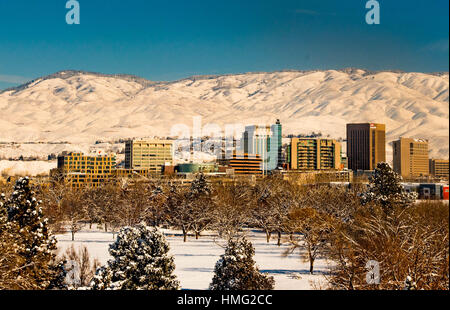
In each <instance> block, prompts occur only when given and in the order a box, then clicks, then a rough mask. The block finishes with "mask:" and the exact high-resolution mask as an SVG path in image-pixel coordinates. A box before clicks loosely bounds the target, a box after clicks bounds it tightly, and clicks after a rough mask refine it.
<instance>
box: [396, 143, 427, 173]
mask: <svg viewBox="0 0 450 310" xmlns="http://www.w3.org/2000/svg"><path fill="white" fill-rule="evenodd" d="M392 148H393V164H394V171H395V172H397V173H398V174H400V175H401V176H402V177H403V178H414V177H422V176H428V175H429V167H428V166H429V162H428V141H427V140H423V139H412V138H403V137H401V138H400V139H399V140H397V141H394V142H393V144H392Z"/></svg>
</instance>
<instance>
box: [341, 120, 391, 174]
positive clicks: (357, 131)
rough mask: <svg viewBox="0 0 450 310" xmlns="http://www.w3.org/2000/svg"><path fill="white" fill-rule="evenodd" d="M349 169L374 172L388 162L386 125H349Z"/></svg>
mask: <svg viewBox="0 0 450 310" xmlns="http://www.w3.org/2000/svg"><path fill="white" fill-rule="evenodd" d="M347 160H348V168H349V169H351V170H353V171H356V170H374V169H375V168H376V167H377V164H378V163H379V162H385V161H386V126H385V125H384V124H375V123H364V124H347Z"/></svg>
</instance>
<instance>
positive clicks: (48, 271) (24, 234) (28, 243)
mask: <svg viewBox="0 0 450 310" xmlns="http://www.w3.org/2000/svg"><path fill="white" fill-rule="evenodd" d="M34 196H35V193H34V191H33V190H32V188H31V186H30V180H29V178H28V177H25V178H20V179H19V180H17V182H16V184H15V186H14V190H13V192H12V194H11V197H10V198H9V199H7V200H6V201H5V202H4V203H3V206H2V207H3V208H4V212H5V211H6V225H5V227H6V228H5V229H7V230H8V232H9V233H10V234H11V236H16V240H17V241H16V242H15V247H16V248H17V253H18V254H19V255H20V256H21V257H22V258H23V266H20V268H18V269H17V277H19V278H20V277H22V276H24V277H25V276H26V277H28V278H33V279H34V280H35V285H36V288H40V289H45V288H52V287H60V285H59V284H60V283H59V282H58V281H57V279H58V276H59V273H60V272H62V270H60V268H57V265H56V263H55V261H54V259H55V254H54V252H53V251H54V250H55V249H56V239H55V238H54V237H53V236H51V235H50V232H49V230H48V220H47V219H44V218H43V214H42V208H41V207H40V206H39V204H40V201H37V200H36V198H35V197H34Z"/></svg>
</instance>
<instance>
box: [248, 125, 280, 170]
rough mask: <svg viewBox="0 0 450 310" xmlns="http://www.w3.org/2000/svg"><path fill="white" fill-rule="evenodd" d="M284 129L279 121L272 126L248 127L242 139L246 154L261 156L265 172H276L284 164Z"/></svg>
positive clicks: (262, 167)
mask: <svg viewBox="0 0 450 310" xmlns="http://www.w3.org/2000/svg"><path fill="white" fill-rule="evenodd" d="M281 146H282V127H281V123H280V121H279V120H277V121H276V123H275V124H274V125H272V126H258V125H252V126H246V127H245V131H244V133H243V134H242V139H241V151H242V152H243V153H244V154H249V155H259V156H260V158H261V159H262V164H261V165H262V166H261V169H262V170H263V171H264V172H267V171H271V170H275V169H277V168H278V167H281V166H282V164H283V158H282V147H281Z"/></svg>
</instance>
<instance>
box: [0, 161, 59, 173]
mask: <svg viewBox="0 0 450 310" xmlns="http://www.w3.org/2000/svg"><path fill="white" fill-rule="evenodd" d="M53 168H56V160H53V161H9V160H0V174H1V175H7V176H15V175H20V176H36V175H39V174H45V175H48V173H49V171H50V169H53Z"/></svg>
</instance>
